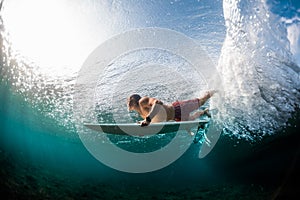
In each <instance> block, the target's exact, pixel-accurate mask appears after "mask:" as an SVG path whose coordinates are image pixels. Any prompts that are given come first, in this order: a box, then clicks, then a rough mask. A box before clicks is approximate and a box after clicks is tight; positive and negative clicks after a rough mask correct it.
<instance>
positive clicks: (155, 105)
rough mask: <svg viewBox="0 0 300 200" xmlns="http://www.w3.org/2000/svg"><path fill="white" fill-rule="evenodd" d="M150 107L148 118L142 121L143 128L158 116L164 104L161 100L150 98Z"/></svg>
mask: <svg viewBox="0 0 300 200" xmlns="http://www.w3.org/2000/svg"><path fill="white" fill-rule="evenodd" d="M148 105H149V106H151V108H150V111H149V114H148V116H147V117H146V118H145V119H144V120H143V121H142V123H141V126H148V125H149V124H150V122H151V120H152V119H153V118H154V117H155V115H157V113H158V112H159V110H160V109H161V106H162V105H163V103H162V102H161V101H160V100H157V99H154V98H150V99H149V102H148Z"/></svg>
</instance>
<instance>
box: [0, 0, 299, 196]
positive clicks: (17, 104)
mask: <svg viewBox="0 0 300 200" xmlns="http://www.w3.org/2000/svg"><path fill="white" fill-rule="evenodd" d="M12 2H17V1H12ZM63 2H64V3H66V4H68V3H69V4H71V5H74V8H76V9H80V10H82V12H81V13H80V15H79V16H84V17H83V18H84V19H93V20H91V21H92V23H91V24H88V25H89V26H91V27H92V28H91V29H88V28H87V30H89V31H90V32H89V33H90V34H89V35H85V34H86V33H82V35H80V36H82V37H84V38H90V39H89V40H85V39H82V40H78V41H77V42H78V44H79V45H82V46H84V44H85V46H88V48H84V47H82V49H84V51H83V50H82V52H80V53H82V54H83V55H84V56H87V55H88V54H89V53H90V51H91V50H92V49H93V48H95V47H96V46H97V45H99V43H101V42H103V41H105V40H106V39H108V38H110V37H111V36H112V35H115V34H117V33H121V32H123V31H126V30H130V29H133V28H143V27H153V26H155V27H163V28H170V29H172V30H176V31H179V32H182V33H184V34H186V35H187V36H189V37H191V38H193V39H195V40H196V41H197V42H198V43H199V44H200V45H201V46H202V47H203V48H204V50H205V51H206V52H207V53H208V55H209V56H210V57H211V59H212V60H213V62H214V63H215V64H216V65H218V69H219V70H220V67H221V66H226V65H227V66H230V65H229V64H232V66H233V71H234V70H235V71H239V69H244V68H243V64H245V63H246V64H249V68H247V69H245V70H246V71H247V70H249V71H252V69H258V67H257V63H259V64H261V63H263V61H264V60H259V59H261V58H260V57H255V56H256V55H257V54H258V53H264V50H262V51H258V50H257V49H258V48H259V47H260V46H257V45H256V44H258V43H260V44H262V45H267V46H268V45H269V46H270V48H269V49H270V52H276V53H278V54H276V55H280V56H281V57H279V59H282V60H280V62H279V63H283V64H282V65H279V66H280V67H282V66H283V68H284V69H285V70H283V71H285V72H286V74H287V76H288V75H289V74H291V76H290V77H287V79H291V81H290V82H289V84H288V85H283V86H284V87H285V90H288V92H285V90H283V93H282V95H281V94H280V93H279V94H278V96H276V97H277V98H278V97H280V95H281V96H284V98H287V99H288V100H287V101H279V102H278V105H279V103H280V106H282V105H283V104H284V103H282V102H286V104H285V105H287V108H288V109H287V110H286V113H287V114H286V115H284V117H280V116H281V115H280V114H281V112H282V110H280V109H278V110H277V111H278V113H277V112H276V117H274V115H273V112H269V110H268V109H267V108H268V106H266V107H264V106H262V109H263V110H261V112H262V113H266V114H265V116H266V120H265V121H263V120H261V121H259V120H256V121H253V122H251V120H249V118H247V116H248V115H247V113H248V111H249V110H251V109H249V110H248V109H245V108H251V106H257V105H261V104H256V103H257V102H258V103H259V102H260V101H251V99H252V97H253V96H251V95H252V94H251V93H249V92H248V90H247V89H248V88H244V87H238V90H237V91H240V92H242V94H243V95H245V94H247V95H246V96H243V98H244V100H245V101H241V102H242V103H245V105H244V104H243V105H244V106H240V107H238V109H237V107H235V104H234V103H236V99H237V98H240V96H236V93H234V92H233V93H231V91H227V93H226V91H225V93H226V94H232V95H233V97H234V98H232V99H231V98H230V95H228V96H229V97H228V96H227V97H228V98H227V99H226V103H227V104H229V105H230V103H233V104H232V107H228V105H226V108H223V107H222V106H221V107H220V109H224V111H226V112H225V114H224V115H223V116H221V119H224V131H223V133H222V135H221V137H220V139H219V140H218V142H217V144H216V146H215V147H214V148H213V150H212V151H211V152H210V153H209V154H208V155H207V156H206V157H205V158H203V159H199V158H198V153H199V150H200V147H201V143H197V144H192V145H191V146H190V148H189V149H188V150H187V152H185V154H184V155H183V156H182V157H181V158H179V159H178V160H177V161H175V162H174V163H172V164H171V165H169V166H167V167H165V168H163V169H161V170H158V171H154V172H149V173H144V174H131V173H125V172H120V171H117V170H114V169H111V168H109V167H107V166H105V165H104V164H102V163H101V162H99V161H98V160H97V159H95V158H94V157H93V156H92V155H91V154H90V153H89V152H88V150H87V149H86V148H85V146H84V145H83V144H82V142H81V140H80V138H79V136H78V132H77V129H76V127H75V123H76V121H75V120H76V119H74V117H73V110H72V109H73V95H74V94H73V93H74V88H73V87H74V84H75V82H76V76H77V73H78V70H79V68H80V66H81V64H82V62H83V60H80V59H79V60H77V62H76V63H75V64H74V63H73V62H70V63H72V64H69V65H68V64H66V63H68V59H69V58H71V57H72V56H74V54H72V53H71V55H70V57H68V55H67V54H66V56H65V57H66V59H65V60H60V61H59V62H57V63H56V64H55V65H53V63H51V64H50V63H49V66H48V65H47V59H48V60H50V59H53V58H59V57H58V56H57V55H56V54H55V52H54V51H53V54H51V55H50V54H48V56H46V58H47V59H46V61H45V60H43V61H41V60H40V61H35V60H34V59H35V58H31V57H30V56H31V55H29V54H28V55H27V54H26V52H24V51H23V52H22V51H21V50H20V51H18V49H17V45H15V43H16V42H14V39H15V38H16V36H15V35H13V30H14V29H13V23H14V21H13V20H11V18H9V16H11V15H9V14H7V13H8V12H9V11H10V10H11V9H14V8H15V7H14V6H15V5H13V6H12V5H11V4H9V3H8V2H7V1H4V2H2V3H1V30H0V31H1V34H0V36H1V38H0V45H1V52H0V53H1V60H0V62H1V63H0V64H1V69H0V75H1V77H0V95H1V99H0V166H1V169H0V170H1V171H0V194H1V196H3V197H6V199H122V198H123V199H296V198H297V196H298V195H299V192H298V191H299V181H298V179H297V177H299V170H298V169H299V167H300V165H299V153H300V149H299V148H300V145H299V141H300V140H299V139H300V138H299V133H298V132H299V124H300V116H299V92H300V90H299V84H300V83H299V34H298V39H297V37H296V36H297V32H296V31H299V30H300V28H299V29H297V27H299V9H300V6H299V3H298V1H267V2H266V3H264V2H261V1H253V2H248V3H244V4H243V3H241V2H240V1H233V3H232V5H231V4H230V3H228V2H227V1H224V2H222V1H208V0H207V1H205V0H204V1H170V2H169V1H163V2H159V3H157V2H155V1H150V2H146V1H139V3H136V2H134V1H127V2H123V3H122V2H118V1H112V2H110V1H107V2H106V3H103V2H101V3H100V2H98V1H85V2H84V3H83V1H79V0H78V1H72V2H69V1H63ZM34 3H35V2H34V1H33V4H30V5H31V6H29V8H34V5H35V4H34ZM69 4H68V5H69ZM49 5H50V4H49ZM77 5H78V6H77ZM224 5H226V6H228V5H229V7H230V6H231V8H232V7H234V6H235V5H237V9H233V10H232V12H231V13H233V15H227V18H226V20H227V21H226V20H225V19H224V14H223V8H224ZM251 6H252V7H253V8H259V9H261V10H262V8H263V9H266V10H267V11H266V12H267V13H268V14H269V15H271V16H272V17H271V19H270V20H269V21H267V22H265V21H259V19H258V21H259V23H258V22H257V21H256V20H254V19H257V18H255V17H254V16H252V17H250V15H248V14H249V13H250V11H249V12H247V9H246V8H248V7H251ZM255 6H257V7H255ZM72 8H73V7H72ZM76 9H75V10H76ZM33 10H35V9H33ZM87 10H88V11H91V12H86V11H87ZM238 11H240V12H238ZM256 11H257V9H256ZM53 13H55V11H54V10H53ZM86 13H92V14H86ZM103 13H104V14H103ZM234 13H236V15H235V14H234ZM18 14H21V13H14V15H16V16H19V15H18ZM251 14H252V13H251ZM238 15H241V16H244V17H241V18H239V17H237V18H234V17H235V16H238ZM137 16H139V17H137ZM257 16H260V15H259V14H258V15H257ZM85 17H86V18H85ZM228 17H229V19H231V22H230V23H232V24H233V25H232V26H230V27H233V28H232V29H230V27H228V26H226V22H227V25H228ZM230 17H231V18H230ZM19 18H20V17H19ZM245 18H247V19H248V20H249V21H246V22H247V24H250V26H244V24H243V23H244V22H243V19H245ZM238 19H241V21H240V22H239V21H238ZM251 19H253V21H251ZM263 19H264V18H263ZM6 20H7V21H6ZM20 20H21V19H20ZM235 20H236V21H235ZM264 22H265V23H267V24H268V26H270V27H271V28H270V30H273V29H272V28H273V27H276V31H279V32H276V33H277V35H278V36H279V38H281V40H280V42H278V41H277V40H276V41H275V42H274V43H268V41H267V40H264V39H266V38H268V34H269V32H267V31H266V32H263V33H264V34H266V35H264V34H262V35H264V36H262V37H258V39H257V40H256V41H255V44H252V43H251V45H250V44H249V43H244V42H245V40H247V39H249V37H248V36H244V34H245V33H249V35H251V38H256V37H252V36H253V35H254V36H255V35H256V33H253V32H251V30H252V28H253V27H254V26H251V25H255V24H258V26H259V27H264ZM89 23H90V22H89ZM230 23H229V24H230ZM100 24H101V27H100ZM103 24H105V25H103ZM48 25H49V26H51V25H52V27H55V26H54V25H53V24H48ZM102 25H103V26H102ZM89 26H88V27H89ZM28 27H31V26H29V25H28ZM95 27H96V28H95ZM31 28H32V27H31ZM101 28H102V29H104V30H106V31H104V33H103V32H101V33H102V38H101V39H98V37H97V34H98V33H100V29H101ZM239 28H241V29H239ZM54 29H55V28H54ZM236 30H237V31H236ZM241 30H243V31H241ZM101 31H102V30H101ZM62 32H63V31H62ZM250 32H251V34H250ZM229 33H232V34H231V35H230V34H229ZM292 33H294V34H292ZM298 33H300V31H299V32H298ZM49 34H50V33H49ZM235 34H238V35H237V37H234V38H237V39H236V40H234V42H236V43H235V45H236V46H234V45H233V46H234V48H231V47H230V46H226V45H224V41H225V39H226V38H227V39H226V41H227V42H226V44H227V45H228V44H229V43H228V40H229V39H230V36H232V35H233V36H235ZM25 35H26V34H25V32H24V36H25ZM246 35H247V34H246ZM295 35H296V36H295ZM26 36H28V35H26ZM48 37H49V36H48ZM53 37H55V36H53ZM29 38H30V36H28V38H26V37H24V38H23V40H26V39H28V40H29ZM245 38H246V39H245ZM291 38H293V39H291ZM36 40H39V39H38V38H36ZM261 40H263V41H261ZM53 41H54V40H53ZM239 42H240V43H239ZM297 42H298V43H297ZM93 43H95V44H93ZM238 44H242V45H246V47H251V48H254V51H253V52H255V53H253V54H252V57H251V56H250V57H251V58H253V59H254V61H255V62H254V64H253V63H252V62H247V60H248V59H249V57H246V58H245V59H244V58H243V59H240V60H239V59H236V57H235V56H236V55H241V54H242V53H245V52H247V51H246V50H245V49H243V48H242V50H241V51H239V52H238V53H237V54H236V55H235V54H234V53H232V52H236V51H235V50H236V49H239V48H240V46H239V45H238ZM286 44H289V45H290V46H286ZM48 45H49V44H48ZM58 45H59V44H58ZM33 46H34V45H33ZM61 46H63V45H61ZM19 47H20V46H19ZM283 47H284V48H283ZM49 48H50V47H49ZM55 48H57V52H59V50H58V49H59V46H56V47H55ZM61 48H62V47H61ZM72 48H73V47H72ZM262 49H263V48H262ZM257 52H258V53H257ZM48 53H49V52H48ZM239 53H240V54H239ZM247 53H248V52H247ZM230 54H231V56H232V57H229V58H228V57H226V55H230ZM84 56H82V57H83V58H82V59H84V58H85V57H84ZM271 56H272V55H271ZM48 57H50V59H49V58H48ZM220 57H223V60H222V59H220V60H219V58H220ZM224 57H225V58H226V59H224ZM262 57H264V56H262ZM267 58H270V57H267ZM271 58H272V57H271ZM66 60H67V61H66ZM232 60H237V61H236V62H232ZM64 62H65V63H64ZM166 62H167V61H166ZM62 63H64V64H62ZM218 63H219V64H218ZM220 63H221V64H224V65H221V64H220ZM251 66H254V67H251ZM259 66H260V67H261V65H259ZM264 66H267V67H269V66H278V62H277V60H276V61H273V60H272V59H270V60H268V62H266V63H265V65H264ZM267 67H266V68H262V69H261V70H262V71H264V69H269V68H267ZM234 68H235V69H234ZM62 69H64V70H62ZM117 69H118V68H117ZM223 69H224V68H223ZM225 69H226V68H225ZM272 69H273V70H270V71H269V70H268V71H267V70H265V71H266V74H267V75H272V76H273V75H274V76H275V78H276V77H280V76H279V75H280V74H279V73H280V72H281V71H279V70H277V68H276V67H274V68H272ZM220 71H222V68H221V70H220ZM258 71H259V70H258ZM265 71H264V72H265ZM222 73H223V72H220V74H221V75H223V78H224V80H225V81H224V82H225V84H226V83H228V82H226V81H228V80H232V79H231V78H232V77H231V76H230V75H228V74H226V73H225V74H222ZM258 74H260V73H258ZM286 74H285V75H286ZM244 75H245V74H243V73H240V74H238V76H236V77H237V78H236V79H234V80H237V82H238V83H241V82H243V81H242V80H244V79H243V78H246V76H244ZM243 76H244V77H243ZM247 77H249V76H247ZM251 77H252V76H250V78H247V81H249V80H250V81H251ZM253 77H254V78H257V77H256V76H253ZM253 77H252V78H253ZM226 78H228V79H226ZM278 79H279V78H278ZM255 80H257V79H255ZM278 81H279V80H278ZM229 82H230V81H229ZM230 83H233V84H232V85H230V88H232V91H235V88H234V86H236V85H235V82H230ZM248 83H249V82H248ZM251 83H253V84H256V83H257V85H258V86H261V85H263V86H265V83H264V82H263V81H262V82H260V81H253V82H251ZM261 83H263V84H261ZM272 83H273V82H272ZM278 84H279V85H280V84H281V82H278ZM237 85H238V84H237ZM242 85H243V84H242ZM266 85H268V84H266ZM261 88H263V89H262V91H266V92H267V94H269V93H268V91H269V90H268V89H269V88H266V87H261ZM290 91H292V92H290ZM159 92H161V93H163V92H164V91H159ZM159 92H158V93H159ZM262 93H263V92H262ZM188 95H191V96H192V94H188ZM255 95H256V94H254V97H258V98H256V99H260V97H261V96H259V95H258V96H255ZM270 96H272V95H270ZM166 98H167V97H166ZM265 99H266V101H267V102H268V101H269V100H270V99H271V98H265ZM275 99H276V98H275ZM249 102H250V103H249ZM269 102H271V104H272V105H275V107H276V106H277V105H276V101H275V103H274V102H273V101H271V100H270V101H269ZM104 103H105V102H104ZM104 105H105V104H104ZM263 105H265V104H263ZM268 105H269V104H268ZM247 106H248V107H247ZM249 106H250V107H249ZM280 106H277V107H280ZM283 110H284V109H283ZM223 113H224V112H223ZM245 113H246V115H245ZM110 114H111V113H109V111H108V114H107V117H106V119H107V120H108V121H109V119H110V117H109V116H111V115H110ZM253 114H257V113H256V110H255V112H254V113H249V116H250V117H251V116H253ZM244 115H245V116H246V117H241V116H244ZM105 116H106V115H104V118H105ZM278 116H279V117H278ZM101 117H102V118H103V116H101ZM283 118H284V120H282V119H283ZM268 119H269V122H270V123H267V122H268V121H267V120H268ZM277 119H280V120H277ZM276 120H277V121H276ZM279 121H280V123H279ZM266 124H268V126H265V125H266ZM269 125H270V126H269ZM257 127H258V128H257ZM270 127H273V128H270ZM274 127H275V128H274ZM255 128H256V129H255ZM265 130H269V131H265ZM166 137H167V136H166ZM126 141H127V142H128V139H126ZM159 141H160V139H159V138H158V139H157V140H155V142H156V144H158V145H159ZM129 142H130V139H129ZM128 145H129V146H130V143H129V144H128ZM148 145H149V144H148Z"/></svg>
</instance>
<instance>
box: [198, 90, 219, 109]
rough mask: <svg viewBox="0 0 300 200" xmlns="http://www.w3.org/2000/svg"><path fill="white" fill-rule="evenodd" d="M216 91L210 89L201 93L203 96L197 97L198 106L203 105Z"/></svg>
mask: <svg viewBox="0 0 300 200" xmlns="http://www.w3.org/2000/svg"><path fill="white" fill-rule="evenodd" d="M216 92H217V90H210V91H207V92H206V93H205V94H204V95H203V97H200V98H198V99H199V107H200V106H203V104H205V102H206V101H207V100H208V99H209V98H210V97H212V96H213V95H214V94H215V93H216Z"/></svg>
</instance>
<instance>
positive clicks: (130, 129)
mask: <svg viewBox="0 0 300 200" xmlns="http://www.w3.org/2000/svg"><path fill="white" fill-rule="evenodd" d="M208 122H209V120H194V121H181V122H175V121H172V122H159V123H151V124H150V125H148V126H145V127H141V126H140V124H138V123H119V124H91V123H84V124H83V125H84V126H85V127H87V128H89V129H92V130H94V131H98V132H103V133H108V134H115V135H133V136H147V135H154V134H164V133H170V132H176V131H178V130H186V131H190V130H191V129H192V128H197V127H199V126H201V125H205V124H206V123H208Z"/></svg>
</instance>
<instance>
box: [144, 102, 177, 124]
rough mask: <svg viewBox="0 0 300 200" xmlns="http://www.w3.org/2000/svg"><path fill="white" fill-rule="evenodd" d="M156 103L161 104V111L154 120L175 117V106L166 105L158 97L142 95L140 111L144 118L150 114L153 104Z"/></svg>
mask: <svg viewBox="0 0 300 200" xmlns="http://www.w3.org/2000/svg"><path fill="white" fill-rule="evenodd" d="M154 104H156V106H159V112H158V113H157V114H156V115H155V117H154V118H153V119H152V122H163V121H169V120H173V119H174V108H173V106H169V105H165V104H163V102H161V101H160V100H158V99H155V98H150V97H142V98H141V99H140V100H139V109H140V110H139V111H138V112H139V113H140V115H141V117H143V118H144V119H145V118H146V117H147V116H148V115H149V112H150V111H151V109H152V106H153V105H154Z"/></svg>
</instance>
